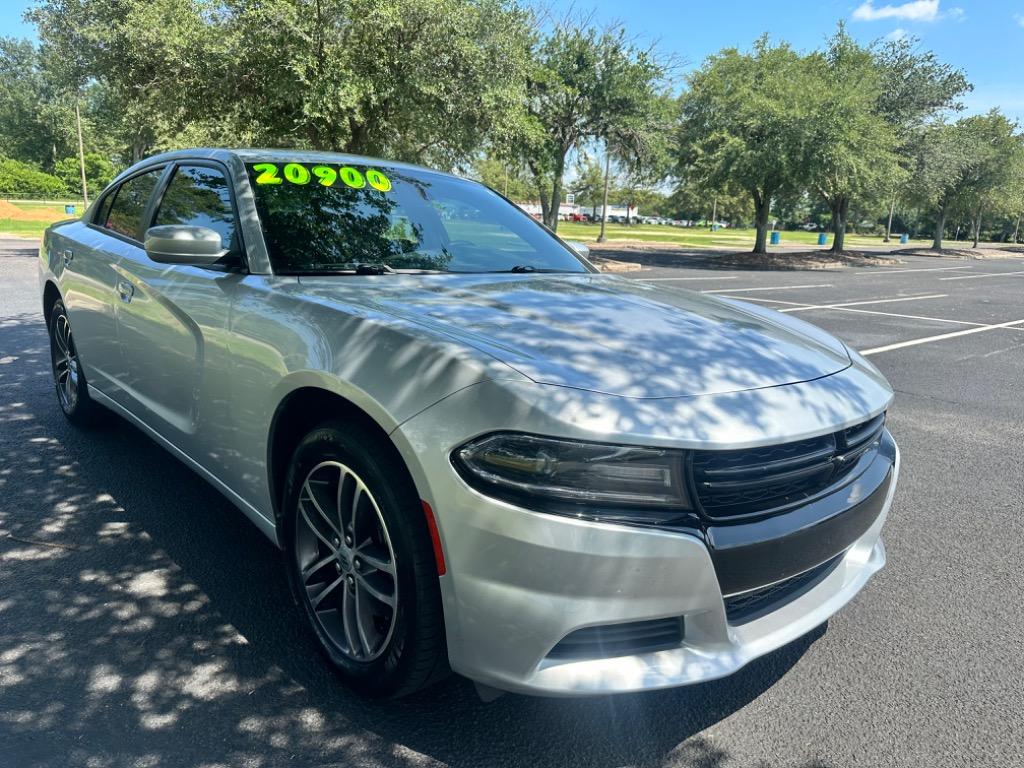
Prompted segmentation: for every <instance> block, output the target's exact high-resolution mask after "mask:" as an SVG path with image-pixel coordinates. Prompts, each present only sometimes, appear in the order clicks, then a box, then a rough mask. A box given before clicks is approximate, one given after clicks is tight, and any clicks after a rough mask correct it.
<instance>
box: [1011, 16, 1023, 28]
mask: <svg viewBox="0 0 1024 768" xmlns="http://www.w3.org/2000/svg"><path fill="white" fill-rule="evenodd" d="M1013 20H1014V21H1016V22H1017V24H1018V25H1019V26H1021V27H1024V13H1015V14H1013Z"/></svg>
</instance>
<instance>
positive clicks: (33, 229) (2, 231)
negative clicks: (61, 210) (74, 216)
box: [0, 216, 67, 237]
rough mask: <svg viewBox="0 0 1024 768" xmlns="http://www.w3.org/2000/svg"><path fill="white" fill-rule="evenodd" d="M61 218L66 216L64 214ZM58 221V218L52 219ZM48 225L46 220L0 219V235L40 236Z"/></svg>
mask: <svg viewBox="0 0 1024 768" xmlns="http://www.w3.org/2000/svg"><path fill="white" fill-rule="evenodd" d="M62 218H67V217H66V216H64V217H62ZM54 221H59V219H54ZM48 226H50V222H46V221H17V220H15V219H0V235H21V236H22V237H42V236H43V232H44V231H45V230H46V228H47V227H48Z"/></svg>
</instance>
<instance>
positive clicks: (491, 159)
mask: <svg viewBox="0 0 1024 768" xmlns="http://www.w3.org/2000/svg"><path fill="white" fill-rule="evenodd" d="M472 176H473V177H474V178H476V179H477V180H479V181H481V182H483V183H484V184H486V185H487V186H489V187H490V188H491V189H493V190H496V191H498V192H501V194H503V195H504V196H505V197H507V198H509V199H511V200H515V201H516V202H523V201H526V200H530V199H532V198H533V197H534V195H535V194H536V190H535V189H534V188H533V186H532V183H533V182H532V179H531V178H530V175H529V172H528V171H527V170H526V168H525V167H524V166H523V165H522V164H521V163H517V162H514V161H510V162H505V161H503V160H501V159H500V158H499V157H496V156H494V155H484V156H483V157H480V158H478V159H477V160H476V161H475V162H474V163H473V169H472Z"/></svg>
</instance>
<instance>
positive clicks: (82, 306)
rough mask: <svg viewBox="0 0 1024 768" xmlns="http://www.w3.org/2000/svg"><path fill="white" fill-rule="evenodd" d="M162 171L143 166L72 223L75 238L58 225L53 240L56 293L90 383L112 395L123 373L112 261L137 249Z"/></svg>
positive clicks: (118, 260) (159, 168)
mask: <svg viewBox="0 0 1024 768" xmlns="http://www.w3.org/2000/svg"><path fill="white" fill-rule="evenodd" d="M163 172H164V167H163V166H158V167H155V168H148V169H144V170H142V171H140V172H139V173H138V174H135V175H133V176H131V177H129V178H128V179H125V180H124V181H122V182H121V183H120V184H118V185H117V186H115V187H112V188H111V189H110V190H109V191H107V193H106V194H105V195H104V196H103V197H102V199H101V200H100V201H99V203H98V204H97V205H96V207H95V208H94V209H93V211H92V213H91V216H92V218H91V220H88V221H85V222H84V223H83V224H80V225H76V226H75V227H74V231H75V237H74V238H71V237H67V236H64V235H62V234H61V233H62V230H57V235H56V236H55V237H54V241H53V246H52V247H53V248H54V249H55V250H56V251H57V253H55V254H54V255H53V261H55V262H57V263H59V264H62V265H63V268H62V272H61V274H60V289H61V295H62V296H63V297H64V305H65V307H66V308H67V310H68V317H69V318H70V319H71V327H72V329H73V330H74V334H75V343H76V345H77V347H78V352H79V357H80V359H81V362H82V366H83V368H84V370H85V375H86V378H87V379H88V381H89V386H91V387H95V388H96V389H98V390H99V391H101V392H103V393H105V394H107V395H109V396H111V397H115V399H116V394H117V392H118V389H119V387H120V380H121V374H122V373H123V368H122V356H121V348H120V344H119V341H118V335H117V316H116V315H117V304H118V292H117V284H118V274H117V271H116V266H117V264H118V262H120V261H121V259H122V258H124V257H125V256H126V255H131V254H133V253H134V254H137V253H138V252H140V251H141V244H140V243H139V241H138V236H139V228H140V226H141V225H142V220H143V217H144V215H145V212H146V210H147V209H148V207H149V203H150V198H151V196H152V194H153V192H154V190H155V189H156V188H157V184H158V181H159V179H160V176H161V174H162V173H163Z"/></svg>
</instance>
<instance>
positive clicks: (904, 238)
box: [900, 235, 910, 245]
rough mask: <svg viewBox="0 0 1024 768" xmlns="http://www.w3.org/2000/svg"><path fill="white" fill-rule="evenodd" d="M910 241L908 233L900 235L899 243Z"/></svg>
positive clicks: (903, 243)
mask: <svg viewBox="0 0 1024 768" xmlns="http://www.w3.org/2000/svg"><path fill="white" fill-rule="evenodd" d="M909 242H910V235H900V245H906V244H907V243H909Z"/></svg>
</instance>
